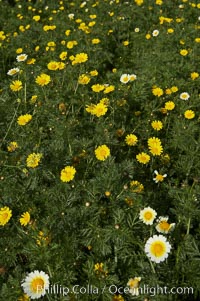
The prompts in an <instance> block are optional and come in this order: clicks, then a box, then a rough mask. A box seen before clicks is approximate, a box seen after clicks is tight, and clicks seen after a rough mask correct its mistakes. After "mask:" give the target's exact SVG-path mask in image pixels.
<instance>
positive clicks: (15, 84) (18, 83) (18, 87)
mask: <svg viewBox="0 0 200 301" xmlns="http://www.w3.org/2000/svg"><path fill="white" fill-rule="evenodd" d="M22 88H23V86H22V82H21V80H14V81H12V83H11V84H10V89H11V90H12V91H14V92H17V91H20V90H21V89H22Z"/></svg>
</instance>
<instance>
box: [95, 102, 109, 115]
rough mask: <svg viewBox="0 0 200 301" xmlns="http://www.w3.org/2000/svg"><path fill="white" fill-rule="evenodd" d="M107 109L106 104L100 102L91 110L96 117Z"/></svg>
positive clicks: (103, 113)
mask: <svg viewBox="0 0 200 301" xmlns="http://www.w3.org/2000/svg"><path fill="white" fill-rule="evenodd" d="M107 111H108V108H107V106H106V105H105V104H103V103H101V102H100V103H98V104H97V105H95V106H94V108H93V110H92V114H93V115H96V116H97V117H100V116H103V115H105V114H106V112H107Z"/></svg>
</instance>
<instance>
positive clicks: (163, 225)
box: [156, 216, 175, 234]
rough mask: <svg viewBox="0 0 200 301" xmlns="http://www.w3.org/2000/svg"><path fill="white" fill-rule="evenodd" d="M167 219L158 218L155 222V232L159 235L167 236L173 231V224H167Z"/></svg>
mask: <svg viewBox="0 0 200 301" xmlns="http://www.w3.org/2000/svg"><path fill="white" fill-rule="evenodd" d="M168 219H169V218H168V217H164V216H160V217H159V218H158V220H157V223H158V224H157V225H156V230H157V231H158V232H160V233H163V234H167V233H169V232H170V231H171V230H173V229H174V227H175V223H173V224H169V223H168Z"/></svg>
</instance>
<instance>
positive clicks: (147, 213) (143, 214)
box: [139, 207, 157, 225]
mask: <svg viewBox="0 0 200 301" xmlns="http://www.w3.org/2000/svg"><path fill="white" fill-rule="evenodd" d="M156 215H157V212H156V211H155V210H154V209H152V208H151V207H146V208H144V209H143V210H140V214H139V219H140V220H142V221H143V223H144V224H146V225H152V224H153V221H154V219H155V218H156Z"/></svg>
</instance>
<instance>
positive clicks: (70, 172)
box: [60, 166, 76, 182]
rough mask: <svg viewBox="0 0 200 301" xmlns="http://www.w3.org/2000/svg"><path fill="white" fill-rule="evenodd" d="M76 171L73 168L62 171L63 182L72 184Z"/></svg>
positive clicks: (69, 167) (68, 167) (67, 167)
mask: <svg viewBox="0 0 200 301" xmlns="http://www.w3.org/2000/svg"><path fill="white" fill-rule="evenodd" d="M75 173H76V169H75V168H74V167H73V166H66V167H65V168H64V169H62V170H61V174H60V179H61V181H62V182H70V181H72V180H73V179H74V176H75Z"/></svg>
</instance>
